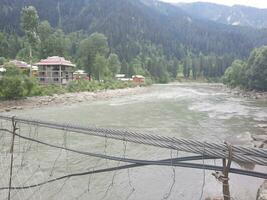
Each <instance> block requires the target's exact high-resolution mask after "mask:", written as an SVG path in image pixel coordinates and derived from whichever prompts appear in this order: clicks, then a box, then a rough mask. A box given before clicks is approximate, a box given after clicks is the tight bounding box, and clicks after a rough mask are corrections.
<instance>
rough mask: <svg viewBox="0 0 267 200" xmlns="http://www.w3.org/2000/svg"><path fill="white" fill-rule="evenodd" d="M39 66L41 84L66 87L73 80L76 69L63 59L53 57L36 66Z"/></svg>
mask: <svg viewBox="0 0 267 200" xmlns="http://www.w3.org/2000/svg"><path fill="white" fill-rule="evenodd" d="M35 65H36V66H38V78H39V81H40V83H41V84H60V85H65V84H67V83H68V82H70V81H72V80H73V72H74V69H75V67H76V65H75V64H73V63H71V61H68V60H65V58H63V57H59V56H53V57H48V58H47V59H44V60H41V61H40V62H38V63H36V64H35Z"/></svg>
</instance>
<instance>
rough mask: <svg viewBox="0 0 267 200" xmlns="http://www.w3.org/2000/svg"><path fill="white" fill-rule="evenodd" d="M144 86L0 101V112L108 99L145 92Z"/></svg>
mask: <svg viewBox="0 0 267 200" xmlns="http://www.w3.org/2000/svg"><path fill="white" fill-rule="evenodd" d="M146 90H147V88H146V87H135V88H126V89H116V90H104V91H98V92H79V93H66V94H60V95H58V94H55V95H53V96H40V97H28V98H26V99H20V100H12V101H11V100H10V101H0V113H1V112H10V111H12V110H23V109H30V108H39V107H43V106H49V105H57V104H61V105H71V104H75V103H79V102H86V101H94V100H102V99H109V98H114V97H120V96H126V95H134V94H138V93H142V92H145V91H146Z"/></svg>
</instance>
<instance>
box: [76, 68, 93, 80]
mask: <svg viewBox="0 0 267 200" xmlns="http://www.w3.org/2000/svg"><path fill="white" fill-rule="evenodd" d="M73 77H74V80H90V78H89V76H88V74H87V73H85V71H84V70H77V71H75V72H74V73H73Z"/></svg>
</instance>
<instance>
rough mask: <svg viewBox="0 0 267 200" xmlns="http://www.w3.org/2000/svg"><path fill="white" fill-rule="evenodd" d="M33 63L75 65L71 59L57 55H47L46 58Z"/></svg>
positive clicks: (39, 64) (38, 64)
mask: <svg viewBox="0 0 267 200" xmlns="http://www.w3.org/2000/svg"><path fill="white" fill-rule="evenodd" d="M35 65H37V66H44V65H62V66H69V67H76V65H75V64H73V63H71V61H68V60H65V58H63V57H59V56H53V57H48V58H47V59H43V60H41V61H40V62H38V63H36V64H35Z"/></svg>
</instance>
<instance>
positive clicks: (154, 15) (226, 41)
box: [0, 0, 267, 60]
mask: <svg viewBox="0 0 267 200" xmlns="http://www.w3.org/2000/svg"><path fill="white" fill-rule="evenodd" d="M28 5H33V6H35V7H36V9H37V10H38V13H39V15H40V18H41V20H48V21H49V22H50V23H51V24H52V26H54V27H61V28H62V29H64V31H65V32H67V33H70V32H74V31H79V30H82V31H84V32H85V33H87V34H90V33H93V32H96V31H97V32H101V33H104V34H105V35H106V36H107V37H108V38H109V43H110V44H111V46H112V48H114V49H115V50H116V51H117V52H118V53H119V55H120V56H121V57H123V58H125V59H126V60H130V59H131V58H129V52H131V55H133V54H138V52H140V51H141V50H142V48H143V46H144V44H148V45H149V44H154V45H157V46H159V47H162V48H163V50H164V53H165V55H167V56H169V57H171V56H175V57H177V58H181V57H184V56H185V54H186V53H187V51H188V50H190V51H192V52H194V53H196V54H198V53H199V52H203V53H206V54H208V53H215V54H217V55H224V54H231V55H235V56H239V57H244V56H247V55H248V54H249V52H250V50H251V49H252V48H254V47H255V46H258V45H262V44H266V43H267V34H266V33H267V32H266V30H260V31H259V30H255V29H252V28H243V27H233V26H227V25H223V24H219V23H215V22H212V21H209V20H205V19H204V20H203V19H199V18H198V17H194V16H193V17H192V16H191V15H189V14H187V13H186V12H185V11H184V10H182V9H181V8H179V7H176V6H173V5H171V4H166V3H161V2H157V1H155V0H135V1H133V0H108V1H107V0H75V1H73V0H46V1H43V0H0V29H1V30H5V31H7V32H17V33H19V32H20V28H19V24H20V11H21V8H22V7H24V6H28Z"/></svg>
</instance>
